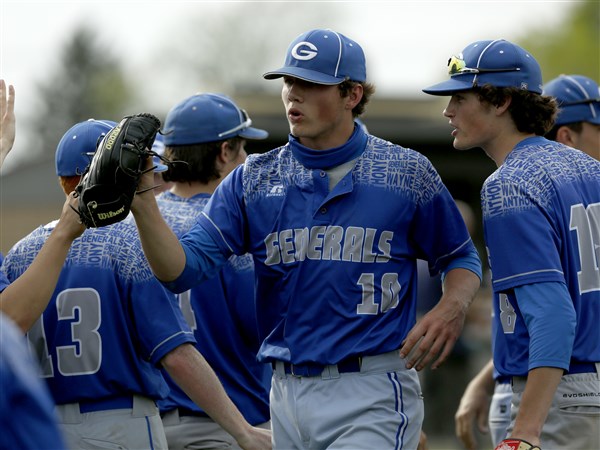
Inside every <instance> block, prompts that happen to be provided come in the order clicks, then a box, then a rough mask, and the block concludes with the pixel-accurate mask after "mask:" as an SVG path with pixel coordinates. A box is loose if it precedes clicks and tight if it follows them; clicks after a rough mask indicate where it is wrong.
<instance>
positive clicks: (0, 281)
mask: <svg viewBox="0 0 600 450" xmlns="http://www.w3.org/2000/svg"><path fill="white" fill-rule="evenodd" d="M9 284H10V282H9V281H8V278H6V274H5V273H4V272H3V271H0V292H2V291H4V289H6V288H7V287H8V285H9Z"/></svg>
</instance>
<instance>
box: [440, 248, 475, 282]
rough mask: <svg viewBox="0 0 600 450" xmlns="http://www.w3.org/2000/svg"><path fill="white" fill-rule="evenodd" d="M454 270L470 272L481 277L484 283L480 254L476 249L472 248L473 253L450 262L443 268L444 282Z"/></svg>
mask: <svg viewBox="0 0 600 450" xmlns="http://www.w3.org/2000/svg"><path fill="white" fill-rule="evenodd" d="M452 269H466V270H470V271H471V272H473V273H474V274H475V275H477V276H478V277H479V280H480V281H483V274H482V270H481V260H480V259H479V253H477V250H476V249H475V248H472V249H471V251H470V252H469V253H468V254H466V255H464V256H461V257H458V258H455V259H453V260H450V261H449V262H448V264H447V265H446V266H445V267H442V268H441V272H442V281H443V280H444V278H445V277H446V274H447V273H448V272H450V271H451V270H452Z"/></svg>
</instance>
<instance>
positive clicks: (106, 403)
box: [79, 395, 133, 414]
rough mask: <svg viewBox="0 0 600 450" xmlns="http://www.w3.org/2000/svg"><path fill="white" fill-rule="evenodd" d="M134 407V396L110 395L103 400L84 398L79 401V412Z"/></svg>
mask: <svg viewBox="0 0 600 450" xmlns="http://www.w3.org/2000/svg"><path fill="white" fill-rule="evenodd" d="M131 408H133V396H131V395H127V396H124V397H110V398H104V399H102V400H83V401H80V402H79V412H81V413H82V414H83V413H89V412H96V411H106V410H111V409H131Z"/></svg>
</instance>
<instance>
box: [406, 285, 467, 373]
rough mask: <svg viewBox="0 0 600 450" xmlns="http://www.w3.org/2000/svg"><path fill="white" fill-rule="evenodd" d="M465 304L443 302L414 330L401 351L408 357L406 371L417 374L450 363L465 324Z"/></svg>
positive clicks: (424, 317)
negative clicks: (447, 360)
mask: <svg viewBox="0 0 600 450" xmlns="http://www.w3.org/2000/svg"><path fill="white" fill-rule="evenodd" d="M465 316H466V310H465V309H464V308H463V306H462V304H461V303H460V302H459V303H454V302H452V301H450V300H447V301H444V300H443V297H442V300H440V302H439V303H438V304H437V305H436V306H435V307H434V308H433V309H432V310H431V311H429V312H428V313H427V314H425V316H423V318H422V319H421V320H420V321H419V322H417V324H416V325H415V326H414V327H413V328H412V329H411V330H410V332H409V333H408V335H407V336H406V339H405V340H404V342H403V343H402V347H401V348H400V356H401V357H402V358H406V357H408V361H407V363H406V367H407V368H408V369H410V368H412V367H415V368H416V369H417V370H422V369H423V368H425V367H426V366H427V365H428V364H429V363H430V362H431V361H432V360H433V359H434V358H436V357H437V359H435V361H434V362H433V364H432V365H431V368H432V369H436V368H438V367H439V366H440V364H442V362H444V361H445V360H446V358H447V357H448V355H449V354H450V352H451V351H452V348H453V347H454V344H455V343H456V341H457V340H458V337H459V336H460V333H461V331H462V328H463V324H464V322H465Z"/></svg>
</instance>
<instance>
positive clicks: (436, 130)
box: [0, 0, 600, 450]
mask: <svg viewBox="0 0 600 450" xmlns="http://www.w3.org/2000/svg"><path fill="white" fill-rule="evenodd" d="M311 28H332V29H334V30H336V31H339V32H341V33H343V34H345V35H346V36H348V37H350V38H351V39H354V40H356V41H357V42H358V43H360V44H361V46H362V47H363V49H364V50H365V53H366V57H367V70H368V77H369V81H371V82H372V83H374V84H375V85H376V87H377V92H376V93H375V95H374V97H373V99H372V100H371V102H370V103H369V105H368V106H367V110H366V113H365V114H364V115H363V116H362V117H361V118H362V120H363V122H364V123H365V124H366V126H367V128H368V129H369V131H370V132H371V133H372V134H375V135H377V136H379V137H382V138H385V139H388V140H390V141H392V142H395V143H397V144H400V145H402V146H405V147H410V148H413V149H415V150H418V151H420V152H421V153H423V154H425V155H426V156H427V157H428V158H429V159H430V160H431V161H432V163H433V164H434V166H435V167H436V169H437V170H438V172H439V173H440V175H441V177H442V179H443V180H444V182H445V183H446V185H447V186H448V188H449V189H450V191H451V193H452V194H453V195H454V197H455V198H456V199H458V200H461V201H463V202H465V204H466V205H467V206H468V207H470V209H471V211H472V213H473V215H474V219H475V220H474V225H473V229H472V234H473V238H474V240H475V242H476V245H477V246H478V248H479V250H480V255H481V256H482V260H483V261H485V260H486V258H485V251H484V248H483V242H482V233H481V226H480V223H481V221H480V217H481V214H480V209H481V208H480V205H479V190H480V187H481V185H482V183H483V181H484V180H485V179H486V178H487V176H489V175H490V174H491V173H492V172H493V171H494V170H495V166H494V164H493V162H492V161H491V159H489V158H488V157H487V156H486V155H485V154H484V153H483V152H482V151H480V150H479V151H478V150H471V151H469V152H458V151H456V150H454V149H453V147H452V139H451V136H450V131H451V129H450V127H449V126H448V124H447V120H446V119H445V118H444V117H443V116H442V110H443V108H444V107H445V104H446V103H445V102H446V101H447V98H437V97H432V96H428V95H425V94H424V93H422V92H421V89H422V88H423V87H425V86H428V85H430V84H433V83H436V82H438V81H442V80H444V79H446V77H447V66H446V64H447V61H448V58H449V57H450V56H451V55H453V54H456V53H458V52H460V51H461V50H462V49H463V48H464V47H465V46H466V45H467V44H469V43H470V42H473V41H476V40H482V39H496V38H505V39H508V40H511V41H513V42H516V43H517V44H519V45H521V46H523V47H524V48H526V49H527V50H529V51H530V52H531V53H532V54H533V55H534V56H535V58H536V59H537V60H538V62H539V63H540V65H541V66H542V70H543V74H544V80H550V79H552V78H554V77H556V76H558V75H559V74H561V73H577V74H582V75H586V76H589V77H591V78H593V79H595V80H597V81H600V3H599V2H598V1H592V0H586V1H574V0H573V1H527V0H523V1H511V0H505V1H487V0H479V1H442V0H438V1H427V0H422V1H385V2H381V1H367V2H361V1H335V2H333V1H332V2H329V1H321V2H315V1H278V2H272V1H236V2H230V1H219V2H204V1H185V2H181V1H152V0H147V1H143V2H142V1H119V2H115V1H112V0H105V1H103V2H99V1H85V0H80V1H69V2H54V1H27V0H14V1H13V0H0V78H2V79H4V80H5V81H6V82H7V84H13V85H14V86H15V88H16V97H17V101H16V114H17V139H16V143H15V147H14V148H13V150H12V152H11V153H10V155H9V156H8V157H7V159H6V162H5V165H4V167H3V168H2V176H1V177H0V251H1V252H2V253H6V252H7V251H8V250H9V249H10V248H11V246H12V245H13V244H14V243H15V242H16V241H17V240H18V239H20V238H21V237H22V236H24V235H25V234H27V233H29V232H30V231H31V230H32V229H34V228H35V227H37V226H39V225H41V224H44V223H47V222H49V221H50V220H53V219H55V218H57V217H58V215H59V213H60V208H61V206H62V204H63V202H64V196H63V194H62V191H61V189H60V187H59V185H58V182H57V177H56V176H55V172H54V151H55V149H56V145H57V143H58V141H59V139H60V137H61V136H62V135H63V134H64V132H65V131H66V130H67V129H69V128H70V127H71V126H72V125H73V124H74V123H76V122H80V121H82V120H86V119H88V118H95V119H110V120H115V121H119V120H120V119H121V118H122V117H123V116H125V115H128V114H132V113H138V112H150V113H152V114H154V115H156V116H158V117H159V118H160V119H161V120H163V119H164V117H165V116H166V113H167V112H168V111H169V109H170V108H171V106H172V105H174V104H176V103H177V102H179V101H180V100H182V99H183V98H185V97H187V96H189V95H192V94H194V93H196V92H221V93H225V94H227V95H229V96H231V97H233V98H234V99H235V101H236V102H237V103H238V104H239V105H240V106H241V107H243V108H245V109H246V110H247V111H248V112H249V114H250V116H251V117H252V119H253V122H254V125H255V126H257V127H260V128H264V129H267V130H268V131H269V132H270V137H269V139H268V140H266V141H255V142H250V143H249V145H248V149H249V151H251V152H264V151H267V150H270V149H272V148H274V147H276V146H279V145H282V144H284V143H285V142H286V140H287V135H288V131H289V130H288V125H287V121H286V118H285V115H284V110H283V106H282V103H281V99H280V97H279V94H280V89H281V81H266V80H264V79H263V78H262V74H263V73H264V72H266V71H268V70H271V69H275V68H277V67H279V66H280V65H281V64H282V62H283V58H284V55H285V51H286V48H287V46H288V44H289V43H290V42H291V41H292V40H293V39H294V38H295V37H296V36H297V35H299V34H300V33H302V32H304V31H306V30H308V29H311ZM507 245H508V244H507ZM424 276H425V277H428V275H424ZM424 281H427V282H429V281H431V282H432V283H433V286H434V287H437V283H439V281H438V280H435V279H433V280H424ZM433 291H434V292H435V289H434V290H433ZM427 292H429V291H428V290H427V289H425V288H424V289H422V296H423V298H422V300H421V302H422V305H424V306H425V305H427V304H429V303H430V302H431V301H437V298H439V297H437V298H436V297H435V295H437V294H435V293H433V294H427ZM427 295H433V297H430V298H425V297H426V296H427ZM432 299H433V300H432ZM489 314H490V307H489V291H488V287H487V286H484V288H483V289H482V290H481V291H480V294H479V298H478V299H477V300H476V301H475V303H474V305H473V307H472V308H471V312H470V317H469V320H468V322H467V324H466V327H465V331H464V333H463V337H462V338H461V341H459V344H458V345H457V347H456V349H455V351H454V354H453V355H452V358H451V359H450V361H448V363H447V364H445V365H444V366H443V367H441V368H440V369H438V370H437V371H431V370H429V369H427V370H426V371H424V372H423V373H422V374H421V375H422V381H423V386H424V395H425V405H426V419H425V424H424V429H425V432H426V433H427V435H428V437H429V441H430V449H432V450H435V449H439V450H446V449H448V450H449V449H458V448H461V447H460V445H459V444H458V442H457V441H456V439H455V438H454V419H453V416H454V412H455V410H456V407H457V406H458V401H459V399H460V396H461V395H462V392H463V390H464V388H465V386H466V383H467V382H468V381H469V380H470V378H471V376H472V375H473V374H474V373H475V372H476V371H477V370H479V368H480V367H481V365H482V364H483V363H484V362H485V361H486V360H487V359H488V358H489V356H490V350H489V320H490V316H489ZM488 441H489V439H488V438H487V436H484V437H481V436H480V443H481V448H482V449H486V448H489V447H490V445H489V442H488Z"/></svg>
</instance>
